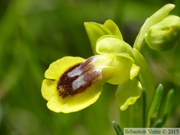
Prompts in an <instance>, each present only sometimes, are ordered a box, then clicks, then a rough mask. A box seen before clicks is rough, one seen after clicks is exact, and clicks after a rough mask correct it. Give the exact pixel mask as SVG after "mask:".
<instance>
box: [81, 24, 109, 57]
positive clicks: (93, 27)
mask: <svg viewBox="0 0 180 135" xmlns="http://www.w3.org/2000/svg"><path fill="white" fill-rule="evenodd" d="M84 26H85V29H86V32H87V34H88V37H89V40H90V43H91V47H92V50H93V53H94V54H97V52H96V51H95V48H96V41H97V39H98V38H99V37H101V36H103V35H107V34H108V32H107V31H106V30H105V29H104V28H103V25H102V24H99V23H95V22H85V23H84Z"/></svg>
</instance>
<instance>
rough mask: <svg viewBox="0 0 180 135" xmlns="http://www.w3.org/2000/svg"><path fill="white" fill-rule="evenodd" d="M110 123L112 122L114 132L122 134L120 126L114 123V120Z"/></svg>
mask: <svg viewBox="0 0 180 135" xmlns="http://www.w3.org/2000/svg"><path fill="white" fill-rule="evenodd" d="M112 124H113V127H114V130H115V131H116V134H117V135H123V131H122V129H121V128H120V126H119V124H118V123H116V122H115V121H113V122H112Z"/></svg>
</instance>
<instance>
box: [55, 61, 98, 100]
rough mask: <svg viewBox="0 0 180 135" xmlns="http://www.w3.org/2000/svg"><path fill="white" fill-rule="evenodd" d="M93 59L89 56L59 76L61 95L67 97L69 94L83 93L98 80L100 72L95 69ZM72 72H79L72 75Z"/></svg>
mask: <svg viewBox="0 0 180 135" xmlns="http://www.w3.org/2000/svg"><path fill="white" fill-rule="evenodd" d="M91 61H92V58H89V59H87V60H86V61H85V62H83V63H80V64H77V65H74V66H73V67H71V68H69V69H68V70H67V71H66V72H64V74H63V75H62V76H61V77H60V78H59V82H58V84H57V90H58V92H59V96H62V98H66V97H67V96H73V95H75V94H78V93H81V92H83V91H84V90H85V89H86V88H88V87H90V86H91V85H92V84H93V83H94V82H95V81H96V80H97V78H98V76H99V75H100V72H99V71H96V70H95V69H94V65H93V64H92V63H91ZM76 71H77V72H78V73H77V72H76ZM72 72H74V73H77V74H74V75H71V76H70V75H69V73H72ZM80 78H81V79H80ZM73 85H75V86H73ZM76 85H77V86H76Z"/></svg>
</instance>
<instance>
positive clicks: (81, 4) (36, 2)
mask: <svg viewBox="0 0 180 135" xmlns="http://www.w3.org/2000/svg"><path fill="white" fill-rule="evenodd" d="M167 3H175V4H176V9H175V10H173V12H172V13H174V14H176V15H179V14H180V13H179V12H178V11H180V1H179V0H127V1H126V0H0V134H1V135H114V134H115V131H114V130H113V127H112V124H111V122H112V120H115V121H117V122H118V121H119V115H118V108H117V106H116V103H115V99H114V92H115V86H111V85H108V84H106V85H105V86H104V87H105V90H104V91H103V93H102V95H101V97H100V99H99V100H98V101H97V102H96V103H95V104H93V105H92V106H90V107H88V108H86V109H84V110H82V111H80V112H76V113H72V114H61V113H60V114H57V113H54V112H51V111H50V110H48V109H47V107H46V101H45V100H44V99H43V98H42V96H41V83H42V80H43V78H44V72H45V70H46V69H47V68H48V66H49V64H50V63H51V62H53V61H55V60H57V59H59V58H61V57H63V56H66V55H71V56H81V57H84V58H88V57H90V56H91V55H93V53H92V51H91V48H90V43H89V40H88V37H87V34H86V31H85V28H84V25H83V23H84V22H87V21H94V22H99V23H103V22H104V21H105V20H106V19H112V20H114V21H115V22H116V23H117V24H118V26H119V27H120V29H121V31H122V34H123V36H124V39H125V41H127V42H128V43H130V44H132V43H133V41H134V38H135V37H136V35H137V32H138V30H139V28H140V26H141V25H142V24H143V22H144V21H145V19H146V18H147V17H149V16H150V15H151V14H153V13H154V12H155V11H157V10H158V9H159V8H160V7H162V6H163V5H164V4H167ZM146 50H147V51H145V56H146V57H147V60H148V62H149V65H150V66H151V68H152V71H153V73H154V76H155V83H156V85H157V84H159V83H163V84H164V85H165V89H167V90H169V89H170V88H174V89H175V93H176V94H175V98H174V106H173V109H172V112H171V116H170V118H169V120H168V122H167V123H166V126H168V127H180V100H179V96H180V61H179V59H180V53H179V51H180V46H179V47H177V48H176V49H174V50H172V51H168V52H155V51H152V50H150V49H149V48H147V49H146Z"/></svg>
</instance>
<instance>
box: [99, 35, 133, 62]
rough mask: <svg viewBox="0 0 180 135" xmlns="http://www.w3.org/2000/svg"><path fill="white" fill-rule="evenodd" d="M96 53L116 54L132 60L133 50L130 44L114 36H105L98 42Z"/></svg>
mask: <svg viewBox="0 0 180 135" xmlns="http://www.w3.org/2000/svg"><path fill="white" fill-rule="evenodd" d="M96 52H97V53H98V54H115V55H121V56H124V57H127V58H129V59H132V58H131V56H130V55H131V52H132V48H131V46H130V45H129V44H127V43H126V42H124V41H123V40H121V39H120V38H117V37H116V36H113V35H105V36H102V37H100V38H99V39H98V40H97V44H96Z"/></svg>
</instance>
